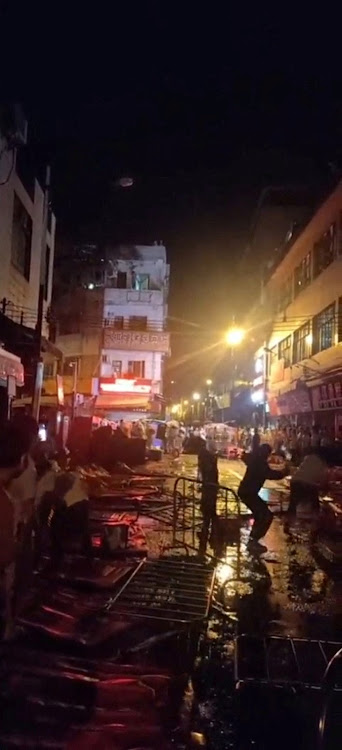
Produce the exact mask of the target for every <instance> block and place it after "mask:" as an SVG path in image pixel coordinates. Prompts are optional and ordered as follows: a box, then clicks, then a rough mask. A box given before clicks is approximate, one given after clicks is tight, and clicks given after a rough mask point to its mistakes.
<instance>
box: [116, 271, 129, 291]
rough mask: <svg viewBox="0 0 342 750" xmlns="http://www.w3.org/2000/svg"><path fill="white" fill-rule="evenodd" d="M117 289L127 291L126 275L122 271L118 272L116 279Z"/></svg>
mask: <svg viewBox="0 0 342 750" xmlns="http://www.w3.org/2000/svg"><path fill="white" fill-rule="evenodd" d="M116 288H117V289H127V273H126V272H124V271H118V275H117V278H116Z"/></svg>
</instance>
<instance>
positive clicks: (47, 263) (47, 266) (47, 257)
mask: <svg viewBox="0 0 342 750" xmlns="http://www.w3.org/2000/svg"><path fill="white" fill-rule="evenodd" d="M50 256H51V253H50V248H49V247H48V246H47V245H46V250H45V284H44V299H45V300H47V298H48V296H49V276H50Z"/></svg>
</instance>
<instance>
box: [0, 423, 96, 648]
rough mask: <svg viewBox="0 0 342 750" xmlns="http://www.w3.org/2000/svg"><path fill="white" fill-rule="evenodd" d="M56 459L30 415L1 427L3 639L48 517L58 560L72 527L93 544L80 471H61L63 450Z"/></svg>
mask: <svg viewBox="0 0 342 750" xmlns="http://www.w3.org/2000/svg"><path fill="white" fill-rule="evenodd" d="M58 458H59V463H58V464H57V463H56V462H55V461H54V458H53V456H52V454H51V446H50V443H49V442H46V443H45V442H41V441H40V440H39V438H38V424H37V422H36V421H35V420H34V419H33V418H32V417H30V416H26V415H23V416H21V415H20V416H18V417H15V418H14V419H13V420H12V421H9V422H8V423H6V424H3V425H2V426H1V430H0V512H1V523H0V631H1V632H0V637H2V638H4V639H7V638H10V637H11V635H12V630H13V622H14V617H15V614H16V613H17V612H18V610H19V608H20V604H21V600H22V598H23V595H24V593H25V588H26V586H27V583H28V574H29V572H30V571H32V569H33V567H34V566H35V564H37V562H38V560H39V557H40V555H41V552H42V546H41V545H42V542H43V533H44V529H47V527H48V525H49V523H50V521H51V524H50V528H49V541H50V542H51V555H52V560H53V562H54V563H56V561H57V558H58V556H59V555H60V553H61V547H62V539H63V536H64V535H65V534H66V535H67V534H68V530H75V529H76V530H77V536H78V537H79V536H81V537H82V536H83V537H84V539H83V542H84V545H85V546H86V545H89V538H88V536H87V534H88V519H87V508H88V497H87V491H86V488H85V486H84V484H83V482H82V481H81V480H80V478H79V477H78V475H77V473H76V472H72V471H68V472H66V471H63V460H64V459H65V454H64V453H63V454H61V455H60V456H59V457H58ZM52 511H53V512H52ZM51 519H52V520H51Z"/></svg>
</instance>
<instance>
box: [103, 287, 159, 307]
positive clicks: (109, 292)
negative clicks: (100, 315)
mask: <svg viewBox="0 0 342 750" xmlns="http://www.w3.org/2000/svg"><path fill="white" fill-rule="evenodd" d="M104 303H105V308H111V307H116V306H117V305H120V306H124V305H132V304H133V305H140V304H141V305H149V306H150V307H153V306H154V305H156V306H157V307H160V306H161V305H164V304H165V294H164V291H163V290H160V289H153V290H148V289H147V290H143V291H137V290H136V289H115V288H110V289H105V298H104Z"/></svg>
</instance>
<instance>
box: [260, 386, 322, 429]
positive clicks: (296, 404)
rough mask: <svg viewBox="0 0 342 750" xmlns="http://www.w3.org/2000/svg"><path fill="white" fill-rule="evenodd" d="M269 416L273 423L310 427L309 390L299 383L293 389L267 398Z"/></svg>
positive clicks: (310, 405)
mask: <svg viewBox="0 0 342 750" xmlns="http://www.w3.org/2000/svg"><path fill="white" fill-rule="evenodd" d="M268 403H269V414H270V418H271V419H272V421H274V422H279V423H291V424H301V425H306V426H310V425H312V423H313V410H312V400H311V393H310V389H309V388H308V386H307V385H306V383H303V382H301V381H297V384H296V386H295V388H293V389H292V390H289V391H286V392H285V393H279V394H278V395H274V394H271V395H270V397H269V401H268Z"/></svg>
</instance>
